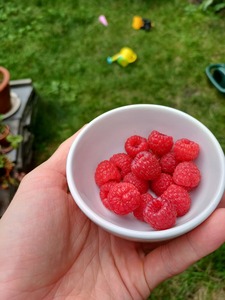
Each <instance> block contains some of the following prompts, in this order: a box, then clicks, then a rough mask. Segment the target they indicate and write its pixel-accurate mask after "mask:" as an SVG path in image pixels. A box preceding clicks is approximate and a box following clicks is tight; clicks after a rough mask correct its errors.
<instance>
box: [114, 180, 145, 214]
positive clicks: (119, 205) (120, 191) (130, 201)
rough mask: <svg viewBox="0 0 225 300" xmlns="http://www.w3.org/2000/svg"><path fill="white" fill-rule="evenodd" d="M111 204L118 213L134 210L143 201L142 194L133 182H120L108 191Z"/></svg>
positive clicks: (127, 212)
mask: <svg viewBox="0 0 225 300" xmlns="http://www.w3.org/2000/svg"><path fill="white" fill-rule="evenodd" d="M108 201H109V206H110V208H111V210H112V211H114V212H115V213H116V214H118V215H126V214H129V213H130V212H132V211H134V210H135V209H136V208H137V207H138V206H139V205H140V202H141V194H140V193H139V191H138V189H137V188H136V187H135V186H134V185H133V184H131V183H128V182H119V183H117V184H116V185H114V186H113V187H112V188H111V189H110V191H109V193H108Z"/></svg>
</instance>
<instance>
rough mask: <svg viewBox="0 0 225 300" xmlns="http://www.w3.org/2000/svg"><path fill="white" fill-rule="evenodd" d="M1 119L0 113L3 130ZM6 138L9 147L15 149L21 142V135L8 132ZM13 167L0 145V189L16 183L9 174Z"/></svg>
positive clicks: (0, 122) (0, 126)
mask: <svg viewBox="0 0 225 300" xmlns="http://www.w3.org/2000/svg"><path fill="white" fill-rule="evenodd" d="M2 121H3V116H2V115H0V132H3V131H4V128H5V124H4V123H3V122H2ZM6 140H7V142H8V143H9V145H8V147H9V149H10V148H12V149H16V148H17V147H18V146H19V144H20V143H21V142H22V140H23V137H22V136H21V135H13V134H9V135H8V136H7V137H6ZM13 168H14V163H13V162H12V161H10V159H9V158H8V156H7V154H6V153H5V151H4V148H3V147H2V146H1V145H0V187H1V188H2V189H7V188H8V187H9V186H10V185H17V184H18V180H17V179H16V178H14V177H13V176H12V174H11V173H12V171H13Z"/></svg>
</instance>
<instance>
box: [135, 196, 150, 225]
mask: <svg viewBox="0 0 225 300" xmlns="http://www.w3.org/2000/svg"><path fill="white" fill-rule="evenodd" d="M152 200H153V196H152V195H151V194H149V193H145V194H142V195H141V203H140V205H139V206H138V208H136V209H135V210H134V211H133V215H134V216H135V218H136V219H138V220H140V221H142V222H145V220H144V216H143V211H144V209H145V207H146V205H147V204H148V202H150V201H152Z"/></svg>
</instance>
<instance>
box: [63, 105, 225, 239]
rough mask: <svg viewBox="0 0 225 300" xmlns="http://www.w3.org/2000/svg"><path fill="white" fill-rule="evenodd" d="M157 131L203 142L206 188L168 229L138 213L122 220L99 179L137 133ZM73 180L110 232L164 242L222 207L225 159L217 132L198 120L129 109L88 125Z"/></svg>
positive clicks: (156, 109) (89, 212) (165, 110)
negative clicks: (103, 195) (104, 197)
mask: <svg viewBox="0 0 225 300" xmlns="http://www.w3.org/2000/svg"><path fill="white" fill-rule="evenodd" d="M152 130H158V131H160V132H162V133H164V134H167V135H172V136H173V138H174V140H177V139H180V138H188V139H191V140H193V141H195V142H197V143H199V145H200V148H201V152H200V155H199V157H198V158H197V160H196V164H197V166H198V168H199V169H200V171H201V175H202V179H201V183H200V185H199V186H198V187H197V188H196V189H195V190H194V191H192V192H191V198H192V205H191V209H190V211H189V212H188V213H187V214H186V215H184V216H183V217H180V218H177V222H176V225H175V226H174V227H172V228H170V229H166V230H159V231H156V230H153V229H152V228H151V227H150V226H149V225H148V224H146V223H144V222H141V221H138V220H137V219H135V218H134V217H133V215H132V214H129V215H126V216H119V215H116V214H114V213H113V212H111V211H109V210H108V209H107V208H105V207H104V205H103V204H102V202H101V200H100V198H99V188H98V187H97V185H96V183H95V180H94V173H95V169H96V167H97V165H98V163H99V162H101V161H102V160H104V159H109V158H110V157H111V156H112V155H113V154H115V153H119V152H124V142H125V140H126V139H127V138H128V137H129V136H131V135H134V134H137V135H141V136H144V137H147V136H148V135H149V133H150V132H151V131H152ZM66 172H67V180H68V186H69V189H70V192H71V194H72V196H73V198H74V201H75V202H76V204H77V205H78V206H79V208H80V209H81V210H82V212H83V213H84V214H85V215H86V216H87V217H88V218H90V219H91V220H92V221H93V222H94V223H96V224H97V225H98V226H100V227H102V228H103V229H104V230H106V231H108V232H110V233H112V234H114V235H116V236H119V237H122V238H125V239H129V240H135V241H143V242H146V241H163V240H168V239H172V238H175V237H178V236H180V235H183V234H184V233H187V232H188V231H190V230H192V229H193V228H195V227H197V226H198V225H199V224H201V223H202V222H203V221H204V220H206V219H207V218H208V217H209V216H210V214H211V213H212V212H213V211H214V210H215V209H216V207H217V205H218V204H219V202H220V200H221V197H222V194H223V192H224V187H225V161H224V153H223V151H222V148H221V146H220V144H219V142H218V141H217V139H216V138H215V136H214V135H213V133H212V132H211V131H210V130H209V129H208V128H207V127H206V126H205V125H203V124H202V123H201V122H199V121H198V120H197V119H195V118H193V117H192V116H190V115H188V114H186V113H184V112H182V111H179V110H176V109H173V108H170V107H166V106H161V105H151V104H137V105H128V106H123V107H119V108H116V109H113V110H111V111H108V112H106V113H104V114H102V115H100V116H98V117H97V118H95V119H94V120H92V121H91V122H90V123H89V124H88V125H87V126H85V127H84V128H83V129H82V130H81V131H80V133H79V134H78V136H77V138H76V139H75V140H74V142H73V144H72V146H71V148H70V151H69V154H68V158H67V166H66Z"/></svg>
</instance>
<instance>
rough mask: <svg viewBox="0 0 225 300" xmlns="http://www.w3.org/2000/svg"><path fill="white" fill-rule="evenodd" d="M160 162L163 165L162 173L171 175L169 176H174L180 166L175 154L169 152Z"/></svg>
mask: <svg viewBox="0 0 225 300" xmlns="http://www.w3.org/2000/svg"><path fill="white" fill-rule="evenodd" d="M159 162H160V165H161V169H162V172H164V173H169V174H173V172H174V170H175V168H176V166H177V164H178V162H177V160H176V158H175V154H174V152H169V153H166V154H164V155H163V156H162V157H161V158H160V161H159Z"/></svg>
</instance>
